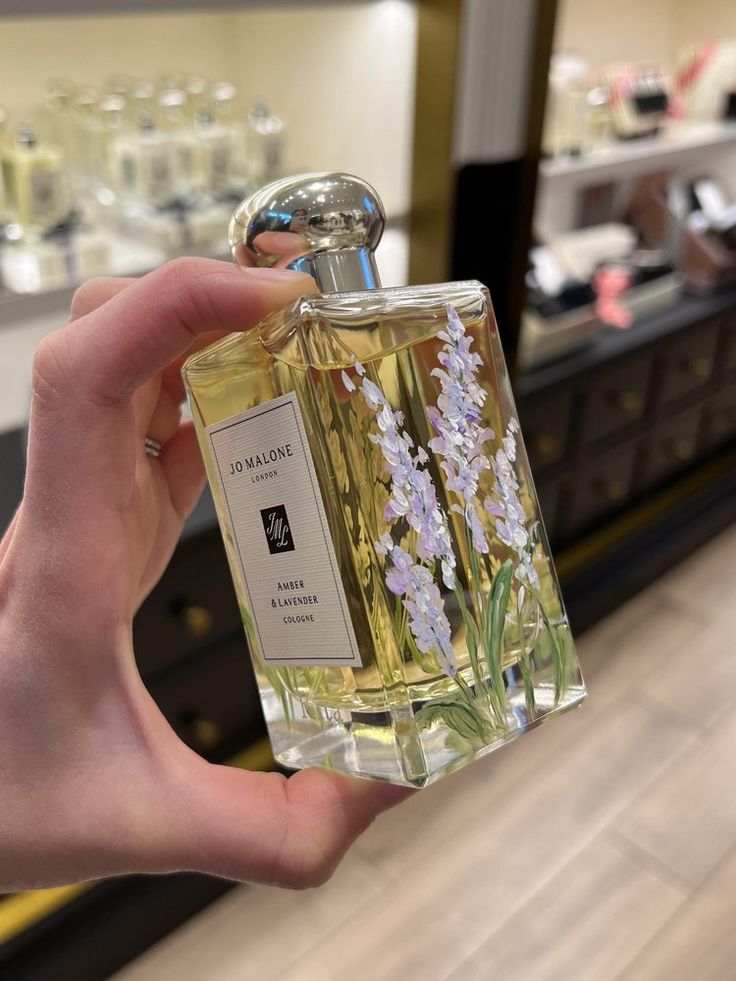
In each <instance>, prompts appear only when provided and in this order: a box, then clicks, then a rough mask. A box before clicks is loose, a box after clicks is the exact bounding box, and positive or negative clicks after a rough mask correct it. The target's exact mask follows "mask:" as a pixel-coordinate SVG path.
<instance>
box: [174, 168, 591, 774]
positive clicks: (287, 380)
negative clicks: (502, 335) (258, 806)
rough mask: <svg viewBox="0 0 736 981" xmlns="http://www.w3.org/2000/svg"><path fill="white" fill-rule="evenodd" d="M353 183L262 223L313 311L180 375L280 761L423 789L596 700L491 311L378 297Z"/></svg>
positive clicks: (480, 304) (301, 199) (253, 236)
mask: <svg viewBox="0 0 736 981" xmlns="http://www.w3.org/2000/svg"><path fill="white" fill-rule="evenodd" d="M383 223H384V213H383V208H382V205H381V202H380V200H379V198H378V197H377V195H376V193H375V191H373V189H372V188H371V187H369V186H368V185H367V184H366V183H364V182H363V181H361V180H359V179H357V178H355V177H350V176H348V175H344V174H313V175H303V176H300V177H294V178H288V179H284V180H281V181H278V182H276V183H274V184H271V185H269V186H267V187H266V188H264V189H263V190H261V191H260V192H258V193H257V194H255V195H254V196H253V197H251V198H249V199H248V200H246V201H245V202H243V203H242V204H241V205H240V206H239V208H238V209H237V210H236V212H235V215H234V217H233V221H232V223H231V230H230V232H231V244H232V247H233V252H234V254H235V257H236V259H237V260H238V261H239V262H240V263H241V264H243V265H254V264H258V265H279V266H282V267H283V266H288V267H290V268H293V269H299V270H302V271H307V272H310V273H311V274H312V275H313V276H314V278H315V279H316V281H317V283H318V285H319V287H320V288H321V290H322V293H321V294H319V295H307V296H304V297H302V298H301V299H299V300H297V301H296V302H295V303H293V304H292V305H291V306H290V307H288V308H287V309H285V310H283V311H281V312H279V313H277V314H274V315H272V316H269V317H268V318H266V319H265V320H264V321H263V322H262V323H261V324H260V325H259V326H258V327H257V328H255V329H253V330H250V331H247V332H245V333H237V334H232V335H231V336H229V337H227V338H225V339H224V340H222V341H219V342H217V343H216V344H214V345H212V346H210V347H209V348H207V349H205V350H203V351H201V352H199V353H197V354H195V355H193V356H192V357H191V358H189V360H188V361H187V363H186V364H185V366H184V369H183V375H184V380H185V384H186V387H187V392H188V396H189V400H190V404H191V409H192V413H193V417H194V423H195V426H196V428H197V433H198V436H199V440H200V445H201V449H202V454H203V456H204V460H205V463H206V467H207V473H208V476H209V480H210V484H211V487H212V491H213V496H214V499H215V504H216V507H217V513H218V516H219V520H220V524H221V528H222V533H223V537H224V540H225V546H226V550H227V554H228V559H229V562H230V566H231V570H232V575H233V579H234V581H235V587H236V591H237V595H238V599H239V602H240V607H241V611H242V616H243V622H244V625H245V631H246V635H247V638H248V642H249V647H250V652H251V656H252V659H253V663H254V666H255V672H256V676H257V679H258V684H259V688H260V692H261V698H262V701H263V706H264V711H265V715H266V720H267V723H268V727H269V732H270V737H271V742H272V744H273V749H274V753H275V756H276V758H277V760H278V761H279V762H281V763H282V764H284V765H285V766H287V767H292V768H302V767H307V766H322V767H328V768H330V769H334V770H340V771H342V772H344V773H349V774H355V775H359V776H365V777H373V778H376V779H381V780H387V781H391V782H392V783H398V784H406V785H411V786H424V785H425V784H428V783H430V782H432V781H434V780H437V779H438V778H439V777H441V776H443V775H444V774H446V773H449V772H451V771H453V770H455V769H457V768H458V767H461V766H463V765H465V764H467V763H469V762H471V761H472V760H474V759H476V758H478V757H480V756H483V755H485V754H486V753H488V752H490V751H492V750H494V749H496V748H497V747H499V746H502V745H503V744H504V743H506V742H508V741H510V740H512V739H514V738H516V737H517V736H519V735H521V734H522V733H523V732H525V731H526V730H527V729H529V728H530V727H533V726H537V725H539V724H540V723H541V722H543V721H545V720H546V719H548V718H551V717H552V716H554V715H557V714H559V713H560V712H562V711H564V710H566V709H568V708H570V707H572V706H574V705H577V704H578V703H579V702H580V701H581V700H582V698H583V697H584V695H585V689H584V686H583V681H582V678H581V675H580V671H579V667H578V663H577V659H576V655H575V650H574V646H573V642H572V639H571V636H570V629H569V625H568V621H567V617H566V614H565V609H564V606H563V602H562V598H561V596H560V592H559V586H558V582H557V577H556V574H555V570H554V566H553V564H552V560H551V558H550V554H549V549H548V545H547V540H546V537H545V534H544V529H543V526H542V522H541V519H540V515H539V508H538V504H537V500H536V496H535V492H534V487H533V484H532V480H531V476H530V472H529V466H528V462H527V458H526V453H525V451H524V446H523V443H522V440H521V434H520V432H519V425H518V422H517V417H516V412H515V408H514V402H513V398H512V394H511V389H510V385H509V381H508V376H507V373H506V368H505V365H504V360H503V355H502V352H501V346H500V343H499V338H498V333H497V330H496V325H495V320H494V317H493V312H492V308H491V301H490V297H489V295H488V293H487V291H486V289H485V287H483V286H482V285H481V284H480V283H477V282H460V283H449V284H443V285H438V286H421V287H410V288H400V289H381V288H380V285H379V281H378V273H377V269H376V264H375V258H374V254H373V253H374V249H375V247H376V246H377V245H378V242H379V240H380V238H381V233H382V230H383Z"/></svg>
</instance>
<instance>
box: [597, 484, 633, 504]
mask: <svg viewBox="0 0 736 981" xmlns="http://www.w3.org/2000/svg"><path fill="white" fill-rule="evenodd" d="M595 490H596V492H597V493H598V494H599V495H600V496H601V497H604V498H605V499H606V500H607V501H612V502H614V503H617V502H618V501H623V499H624V498H625V497H626V494H627V492H628V485H627V484H625V483H624V481H623V480H598V481H596V483H595Z"/></svg>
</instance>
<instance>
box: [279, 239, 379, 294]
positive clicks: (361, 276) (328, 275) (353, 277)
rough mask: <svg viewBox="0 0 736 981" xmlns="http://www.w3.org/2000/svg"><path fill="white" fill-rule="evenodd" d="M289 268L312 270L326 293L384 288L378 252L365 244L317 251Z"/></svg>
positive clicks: (298, 270) (306, 271) (297, 260)
mask: <svg viewBox="0 0 736 981" xmlns="http://www.w3.org/2000/svg"><path fill="white" fill-rule="evenodd" d="M289 269H294V270H296V271H297V272H304V273H308V274H309V275H310V276H312V277H313V278H314V280H315V281H316V283H317V286H319V288H320V290H321V291H322V292H323V293H352V292H356V291H360V290H376V289H380V288H381V278H380V276H379V274H378V266H377V265H376V256H375V253H374V252H373V251H372V250H371V249H368V248H366V247H365V246H360V247H357V248H351V249H348V248H343V249H334V250H332V251H325V252H313V253H312V254H311V255H306V256H302V257H300V258H299V259H296V260H295V261H294V262H292V263H290V264H289Z"/></svg>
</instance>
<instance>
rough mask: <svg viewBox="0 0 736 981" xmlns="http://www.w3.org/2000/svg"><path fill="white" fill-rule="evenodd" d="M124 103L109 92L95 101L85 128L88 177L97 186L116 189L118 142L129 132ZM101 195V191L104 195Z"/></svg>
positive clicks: (122, 99) (119, 97)
mask: <svg viewBox="0 0 736 981" xmlns="http://www.w3.org/2000/svg"><path fill="white" fill-rule="evenodd" d="M126 110H127V103H126V101H125V99H124V98H123V96H121V95H115V94H109V95H107V96H105V97H104V98H103V99H102V100H101V101H100V102H99V104H98V106H97V109H96V111H95V113H94V115H93V117H92V119H91V120H90V125H89V128H88V148H89V149H88V152H90V156H91V166H90V172H89V177H90V180H91V181H93V182H94V184H95V186H96V188H97V191H98V196H99V190H100V189H105V190H107V191H108V192H112V191H115V190H116V184H117V174H118V170H117V160H118V146H119V144H120V143H121V142H122V141H123V140H124V139H125V137H126V136H127V133H128V126H127V119H126ZM103 197H104V195H103Z"/></svg>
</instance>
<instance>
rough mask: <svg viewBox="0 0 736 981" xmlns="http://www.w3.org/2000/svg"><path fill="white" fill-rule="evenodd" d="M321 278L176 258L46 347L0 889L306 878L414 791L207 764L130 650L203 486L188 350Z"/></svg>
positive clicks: (4, 744)
mask: <svg viewBox="0 0 736 981" xmlns="http://www.w3.org/2000/svg"><path fill="white" fill-rule="evenodd" d="M315 289H316V287H315V285H314V283H313V281H312V280H311V279H310V278H309V277H308V276H304V275H302V274H299V273H294V272H290V271H284V270H260V269H246V270H239V269H236V268H235V267H234V266H231V265H230V264H229V263H222V262H216V261H214V260H204V259H183V260H178V261H176V262H173V263H169V264H168V265H166V266H164V267H163V268H161V269H159V270H157V271H155V272H153V273H150V274H149V275H148V276H145V277H143V278H142V279H140V280H120V279H106V280H92V281H91V282H89V283H87V284H86V285H85V286H83V287H82V288H81V289H80V290H78V291H77V293H76V295H75V297H74V300H73V303H72V317H71V320H70V323H69V324H67V325H66V326H65V327H63V328H61V329H60V330H58V331H56V332H55V333H53V334H51V335H50V336H49V337H48V338H46V340H45V341H44V342H42V344H41V346H40V348H39V351H38V354H37V357H36V361H35V365H34V389H33V401H32V406H31V421H30V436H29V446H28V466H27V473H26V484H25V492H24V496H23V501H22V503H21V506H20V508H19V510H18V513H17V514H16V516H15V519H14V521H13V523H12V525H11V527H10V529H9V530H8V532H7V534H6V535H5V538H4V539H3V540H2V542H0V799H1V801H2V804H1V806H0V892H2V891H9V890H15V889H20V888H28V887H38V886H48V885H53V884H56V883H61V882H70V881H77V880H82V879H91V878H95V877H98V876H103V875H112V874H120V873H127V872H167V871H173V870H178V869H193V870H198V871H202V872H208V873H212V874H215V875H223V876H227V877H230V878H235V879H243V880H250V881H258V882H271V883H278V884H284V885H292V886H309V885H314V884H317V883H319V882H321V881H323V880H324V879H325V878H326V877H327V876H329V874H330V873H331V871H332V870H333V869H334V867H335V866H336V865H337V863H338V862H339V860H340V858H341V857H342V855H343V854H344V853H345V851H346V850H347V848H348V847H349V846H350V844H351V843H352V841H353V840H354V838H355V837H357V835H358V834H360V833H361V831H362V830H364V828H365V827H366V826H367V825H368V824H369V823H370V821H371V820H372V819H373V817H374V816H375V815H376V814H377V813H379V812H380V811H381V810H383V809H384V808H386V807H388V806H391V805H392V804H394V803H396V802H397V801H399V800H401V799H403V797H404V796H405V795H406V791H403V790H400V789H397V788H395V787H388V786H384V785H380V784H373V783H369V782H366V781H357V780H350V779H348V778H346V777H342V776H339V775H336V774H330V773H327V772H323V771H317V770H312V771H303V772H300V773H298V774H296V775H295V776H293V777H292V778H290V779H289V780H287V779H285V778H284V777H283V776H280V775H278V774H273V773H271V774H267V773H249V772H243V771H239V770H235V769H232V768H228V767H222V766H213V765H211V764H208V763H206V762H205V761H204V760H202V759H201V758H200V757H199V756H197V755H196V754H195V753H194V752H192V751H191V750H190V749H188V748H187V747H186V746H185V745H184V744H183V743H182V742H181V741H180V740H179V739H178V737H177V736H176V735H175V734H174V732H173V731H172V730H171V728H170V727H169V725H168V723H167V722H166V720H165V719H164V718H163V716H162V715H161V713H160V711H159V709H158V708H157V706H156V705H155V703H154V702H153V700H152V699H151V698H150V696H149V695H148V693H147V691H146V689H145V687H144V685H143V683H142V681H141V679H140V676H139V674H138V672H137V669H136V665H135V660H134V656H133V647H132V637H131V633H132V631H131V623H132V618H133V615H134V614H135V611H136V610H137V608H138V607H139V605H140V603H141V602H142V600H143V599H144V598H145V596H146V595H147V593H148V592H149V591H150V589H151V588H152V586H153V585H154V584H155V583H156V581H157V580H158V578H159V577H160V575H161V573H162V572H163V570H164V568H165V567H166V564H167V562H168V560H169V558H170V556H171V553H172V551H173V549H174V547H175V545H176V542H177V539H178V537H179V533H180V531H181V527H182V524H183V521H184V520H185V518H186V516H187V515H188V514H189V512H190V511H191V509H192V508H193V507H194V505H195V503H196V501H197V499H198V497H199V495H200V493H201V490H202V487H203V485H204V470H203V466H202V462H201V458H200V454H199V450H198V447H197V445H196V438H195V435H194V431H193V428H192V426H191V424H189V423H183V424H182V422H181V413H180V407H181V403H182V400H183V397H184V392H183V388H182V383H181V379H180V375H179V369H180V367H181V363H182V361H183V360H184V358H185V357H186V356H187V355H188V354H189V353H191V350H192V349H193V348H194V347H201V346H202V344H203V343H207V342H209V341H211V340H213V339H215V337H216V336H218V335H219V334H221V333H223V332H229V331H231V330H233V329H246V328H248V327H250V326H253V325H254V324H256V323H258V322H259V321H260V320H261V319H262V318H263V316H264V315H265V314H266V313H268V312H269V311H271V310H275V309H279V308H280V307H283V306H285V305H286V304H287V303H288V302H290V301H291V300H292V299H294V298H296V297H297V296H299V295H301V294H304V293H308V292H312V291H314V290H315ZM146 436H150V437H152V438H153V439H155V440H157V441H158V442H160V443H161V444H163V451H162V454H161V456H160V458H152V457H150V456H148V455H146V453H145V450H144V439H145V437H146Z"/></svg>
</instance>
